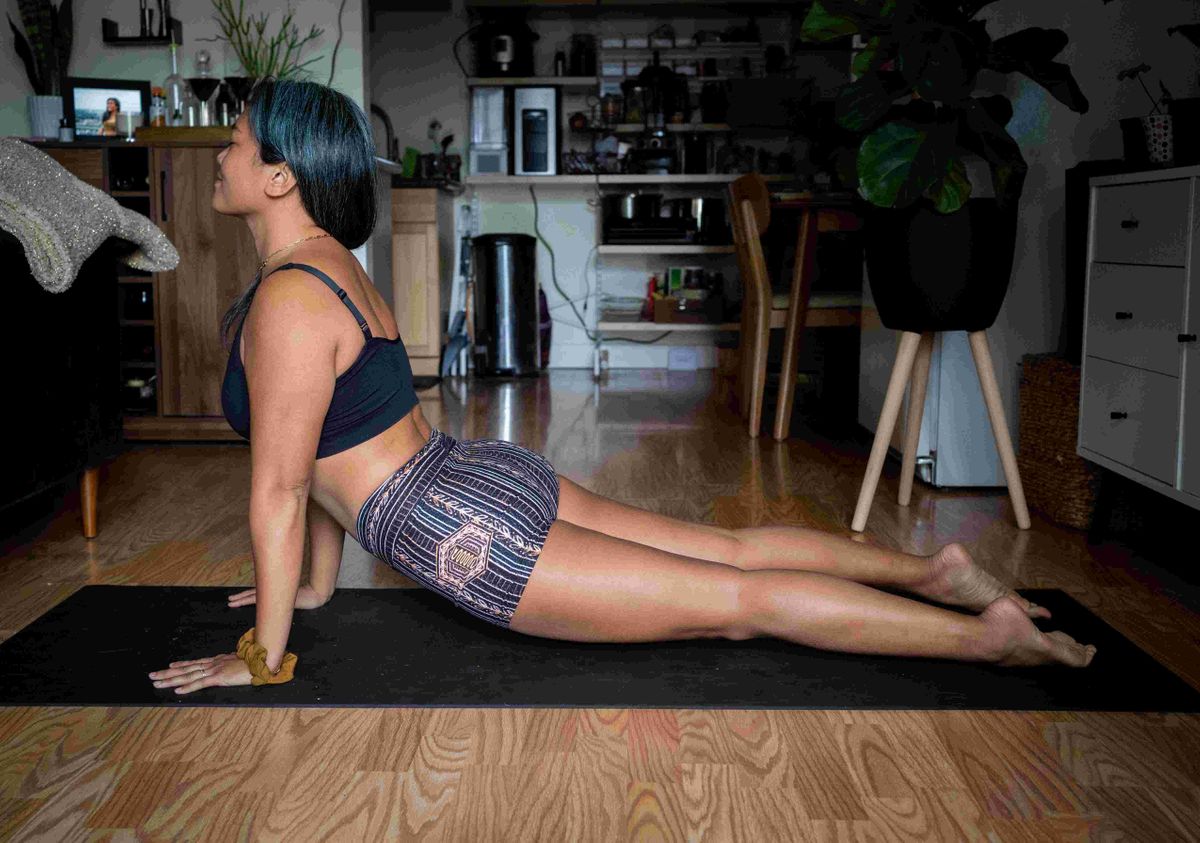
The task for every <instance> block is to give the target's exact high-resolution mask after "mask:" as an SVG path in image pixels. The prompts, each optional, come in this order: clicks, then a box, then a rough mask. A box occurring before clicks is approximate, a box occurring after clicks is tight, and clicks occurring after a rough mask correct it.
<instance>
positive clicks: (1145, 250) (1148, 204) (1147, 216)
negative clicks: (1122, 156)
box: [1092, 179, 1191, 266]
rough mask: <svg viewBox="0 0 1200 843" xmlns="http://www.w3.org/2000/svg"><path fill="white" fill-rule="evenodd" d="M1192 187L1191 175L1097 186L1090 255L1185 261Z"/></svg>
mask: <svg viewBox="0 0 1200 843" xmlns="http://www.w3.org/2000/svg"><path fill="white" fill-rule="evenodd" d="M1190 191H1191V181H1190V180H1189V179H1172V180H1170V181H1152V182H1139V183H1137V184H1112V185H1105V186H1103V187H1098V188H1096V192H1095V193H1094V194H1093V197H1094V201H1095V203H1096V205H1095V208H1093V213H1095V226H1094V227H1093V229H1092V236H1093V237H1094V238H1095V240H1094V241H1093V249H1092V258H1093V259H1094V260H1098V261H1113V262H1117V263H1149V264H1159V265H1169V266H1183V263H1184V256H1185V254H1186V251H1187V220H1188V198H1189V193H1190Z"/></svg>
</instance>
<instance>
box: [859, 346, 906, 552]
mask: <svg viewBox="0 0 1200 843" xmlns="http://www.w3.org/2000/svg"><path fill="white" fill-rule="evenodd" d="M920 343H921V335H920V334H916V333H913V332H912V331H905V332H903V333H902V334H901V336H900V348H899V350H898V351H897V352H896V362H895V363H894V364H892V377H891V380H889V381H888V390H887V397H886V398H884V399H883V410H882V411H881V412H880V413H879V425H878V427H877V428H876V429H875V442H874V444H873V445H871V457H870V459H868V460H867V473H866V475H865V476H864V477H863V482H862V487H861V488H860V489H859V492H858V504H857V505H856V506H855V507H854V520H853V521H851V522H850V528H851V529H852V530H854V532H856V533H861V532H862V531H863V529H865V528H866V526H867V514H868V513H869V512H870V511H871V501H872V500H874V498H875V489H876V488H877V487H878V486H879V475H880V473H881V472H882V471H883V460H884V457H886V456H887V449H888V443H889V442H891V441H892V431H893V430H895V428H896V417H897V416H899V415H900V405H901V404H902V403H903V402H904V388H905V386H907V385H908V379H909V377H910V376H911V375H912V368H913V360H914V359H915V358H916V356H917V346H918V345H920Z"/></svg>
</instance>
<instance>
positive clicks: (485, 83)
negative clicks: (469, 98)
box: [467, 76, 600, 88]
mask: <svg viewBox="0 0 1200 843" xmlns="http://www.w3.org/2000/svg"><path fill="white" fill-rule="evenodd" d="M598 84H600V77H598V76H468V77H467V86H468V87H472V88H498V87H502V86H504V85H547V86H549V85H557V86H559V87H561V88H593V87H595V86H596V85H598Z"/></svg>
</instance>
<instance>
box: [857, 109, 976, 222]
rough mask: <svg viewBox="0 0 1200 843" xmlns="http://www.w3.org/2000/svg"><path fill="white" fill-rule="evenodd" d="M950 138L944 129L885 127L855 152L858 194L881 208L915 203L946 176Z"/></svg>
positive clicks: (867, 138) (951, 143)
mask: <svg viewBox="0 0 1200 843" xmlns="http://www.w3.org/2000/svg"><path fill="white" fill-rule="evenodd" d="M952 145H953V137H952V136H951V135H950V134H949V132H948V131H947V127H945V126H938V125H926V126H923V125H912V124H909V123H901V122H898V121H893V122H889V123H884V124H883V125H882V126H880V127H879V128H878V129H876V130H875V131H873V132H871V134H869V135H867V136H866V137H865V138H863V141H862V144H861V145H860V146H859V148H858V192H859V195H861V196H862V197H863V198H864V199H866V200H867V201H868V202H871V203H873V204H875V205H879V206H881V207H884V208H903V207H905V206H907V205H911V204H912V203H913V202H915V201H917V199H919V198H920V197H921V195H922V194H923V193H924V192H925V191H926V190H928V189H929V188H930V187H931V186H932V185H933V183H934V181H936V180H937V179H939V178H943V177H944V176H945V174H946V167H947V164H946V162H947V159H948V158H949V157H950V154H951V149H952Z"/></svg>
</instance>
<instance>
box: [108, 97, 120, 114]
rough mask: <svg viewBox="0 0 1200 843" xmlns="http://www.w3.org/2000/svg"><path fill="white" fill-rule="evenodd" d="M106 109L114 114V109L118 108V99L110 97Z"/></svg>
mask: <svg viewBox="0 0 1200 843" xmlns="http://www.w3.org/2000/svg"><path fill="white" fill-rule="evenodd" d="M105 109H106V110H107V111H108V113H109V114H112V113H113V112H114V111H116V110H117V101H116V100H115V99H113V98H112V97H109V98H108V102H107V103H105Z"/></svg>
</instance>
